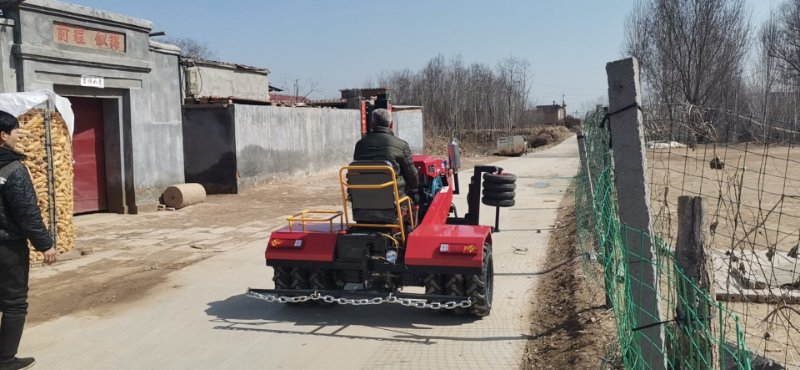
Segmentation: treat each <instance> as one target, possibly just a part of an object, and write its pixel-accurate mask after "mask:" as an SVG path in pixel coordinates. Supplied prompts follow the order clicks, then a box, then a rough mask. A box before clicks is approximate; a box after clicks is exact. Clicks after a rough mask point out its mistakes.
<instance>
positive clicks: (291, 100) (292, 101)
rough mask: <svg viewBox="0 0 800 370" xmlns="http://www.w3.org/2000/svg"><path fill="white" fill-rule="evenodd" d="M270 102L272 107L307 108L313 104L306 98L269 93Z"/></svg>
mask: <svg viewBox="0 0 800 370" xmlns="http://www.w3.org/2000/svg"><path fill="white" fill-rule="evenodd" d="M269 102H270V104H271V105H281V106H307V105H309V103H311V100H309V99H308V98H306V97H305V96H297V95H289V94H278V93H274V92H271V93H269Z"/></svg>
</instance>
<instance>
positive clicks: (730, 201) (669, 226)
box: [648, 143, 800, 368]
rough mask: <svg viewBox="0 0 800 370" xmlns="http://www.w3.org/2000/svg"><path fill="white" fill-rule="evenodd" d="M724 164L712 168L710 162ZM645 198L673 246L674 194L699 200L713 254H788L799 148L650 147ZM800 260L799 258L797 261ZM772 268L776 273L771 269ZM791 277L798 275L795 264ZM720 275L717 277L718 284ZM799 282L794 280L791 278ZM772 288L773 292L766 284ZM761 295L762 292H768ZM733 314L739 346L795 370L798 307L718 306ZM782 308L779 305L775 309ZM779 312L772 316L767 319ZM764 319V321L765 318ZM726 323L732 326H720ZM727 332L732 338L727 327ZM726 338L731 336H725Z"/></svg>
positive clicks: (796, 218)
mask: <svg viewBox="0 0 800 370" xmlns="http://www.w3.org/2000/svg"><path fill="white" fill-rule="evenodd" d="M715 157H719V159H720V160H721V161H722V162H723V163H724V167H723V168H721V169H712V168H711V166H710V164H711V161H712V160H713V159H714V158H715ZM648 160H649V166H650V168H651V170H650V171H649V173H648V176H649V177H650V179H649V181H650V185H651V186H650V195H651V199H652V201H651V207H652V212H653V213H654V225H655V231H656V232H657V233H658V234H659V235H661V236H662V237H666V238H667V239H668V241H669V242H670V244H671V245H675V238H676V236H677V225H678V219H677V199H678V196H680V195H694V196H702V197H703V198H704V206H705V208H706V210H707V215H708V218H709V221H708V222H709V223H710V224H713V225H714V226H713V231H712V232H711V233H710V235H711V241H710V242H711V244H712V246H713V248H715V249H717V250H720V251H729V250H731V249H733V250H734V251H737V252H743V251H753V250H755V251H759V250H760V251H765V250H767V249H770V248H772V249H776V250H778V251H783V252H786V251H789V250H791V249H792V248H797V245H798V240H800V233H798V230H800V174H798V171H797V163H800V149H798V148H796V147H789V146H785V145H770V146H765V145H762V144H754V143H744V144H732V145H712V144H709V145H698V146H696V147H695V148H674V149H650V150H648ZM798 261H799V262H800V260H798ZM740 269H745V270H749V271H763V270H766V271H771V270H772V269H773V266H769V265H763V266H760V265H759V264H758V263H757V262H753V261H747V262H743V265H741V267H740ZM778 269H780V268H778ZM791 270H792V271H784V272H787V273H789V274H791V275H792V276H793V277H794V279H799V278H800V265H798V264H797V263H796V264H795V266H793V267H792V268H791ZM720 274H723V275H724V274H725V271H724V270H722V271H718V272H717V279H718V280H720V279H723V281H724V278H725V277H724V276H720ZM798 281H800V280H798ZM773 289H774V290H778V289H777V288H776V287H773ZM768 294H769V292H768V291H766V290H765V291H764V295H768ZM722 304H723V307H725V308H727V309H729V310H731V311H732V312H734V313H736V314H737V315H738V316H739V319H740V321H739V324H740V325H741V326H742V328H743V329H744V330H745V331H746V334H745V339H746V342H747V346H748V348H749V349H750V351H751V352H753V353H754V354H757V355H760V356H764V357H766V358H772V359H775V360H777V361H778V362H779V363H781V364H784V365H787V366H789V368H800V330H798V329H797V328H796V324H792V323H795V322H797V320H798V319H800V305H782V304H781V305H775V304H768V303H759V302H755V301H751V302H744V303H741V302H739V303H735V302H722ZM781 307H782V308H781ZM776 309H780V314H779V315H771V316H770V313H772V312H774V311H775V310H776ZM768 317H769V318H770V319H769V320H766V321H765V319H766V318H768ZM726 324H727V325H729V326H730V325H733V323H726ZM729 333H735V331H733V330H729ZM730 335H733V334H729V340H730V341H733V340H734V338H732V337H730Z"/></svg>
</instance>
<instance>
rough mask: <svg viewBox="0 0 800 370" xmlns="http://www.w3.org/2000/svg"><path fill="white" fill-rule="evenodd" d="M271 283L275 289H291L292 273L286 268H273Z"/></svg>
mask: <svg viewBox="0 0 800 370" xmlns="http://www.w3.org/2000/svg"><path fill="white" fill-rule="evenodd" d="M272 281H273V282H274V283H275V289H292V273H291V271H290V270H289V268H288V267H274V268H273V272H272Z"/></svg>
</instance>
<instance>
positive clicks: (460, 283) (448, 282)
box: [445, 274, 467, 315]
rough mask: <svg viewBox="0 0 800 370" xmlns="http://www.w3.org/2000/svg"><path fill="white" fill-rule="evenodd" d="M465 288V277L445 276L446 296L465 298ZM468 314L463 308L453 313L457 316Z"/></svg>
mask: <svg viewBox="0 0 800 370" xmlns="http://www.w3.org/2000/svg"><path fill="white" fill-rule="evenodd" d="M465 288H466V287H465V284H464V275H462V274H455V275H446V276H445V293H446V295H451V296H461V297H463V296H465V295H467V294H466V290H465ZM466 312H467V311H466V309H463V308H456V309H454V310H453V313H454V314H456V315H463V314H465V313H466Z"/></svg>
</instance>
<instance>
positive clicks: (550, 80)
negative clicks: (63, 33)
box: [71, 0, 780, 113]
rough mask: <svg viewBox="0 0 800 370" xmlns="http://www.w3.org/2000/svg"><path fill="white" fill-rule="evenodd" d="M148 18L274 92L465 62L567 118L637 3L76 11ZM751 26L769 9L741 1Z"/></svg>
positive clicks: (299, 1) (108, 4)
mask: <svg viewBox="0 0 800 370" xmlns="http://www.w3.org/2000/svg"><path fill="white" fill-rule="evenodd" d="M71 2H73V3H76V4H80V5H85V6H89V7H93V8H97V9H102V10H107V11H111V12H115V13H121V14H125V15H128V16H133V17H137V18H143V19H147V20H150V21H152V22H154V31H165V32H166V33H167V34H168V35H169V36H173V37H189V38H193V39H196V40H198V41H202V42H206V43H207V44H208V46H209V47H210V48H211V49H212V50H214V51H215V52H216V54H217V56H218V58H217V59H219V60H222V61H226V62H233V63H241V64H248V65H253V66H259V67H267V68H269V69H270V70H271V71H272V73H271V75H270V81H271V83H272V84H274V85H279V86H282V87H291V85H293V83H294V82H293V81H294V80H295V79H299V80H300V81H301V82H300V83H301V84H307V83H308V82H309V81H318V85H317V90H318V91H317V92H316V93H314V94H313V95H312V96H311V97H312V98H332V97H338V94H339V92H338V90H339V89H342V88H352V87H359V86H362V85H363V84H364V83H365V82H366V81H368V80H370V78H372V79H374V78H375V77H376V76H377V75H378V74H380V73H381V72H384V71H392V70H398V69H404V68H409V69H412V70H416V69H419V68H421V67H422V66H424V64H425V63H426V62H427V61H428V60H429V59H430V58H432V57H434V56H436V55H438V54H442V55H444V56H445V57H451V56H455V55H461V57H462V58H463V60H464V62H465V63H472V62H481V63H486V64H490V65H494V64H496V63H497V62H498V61H500V60H501V59H503V58H504V57H507V56H514V57H517V58H524V59H527V60H528V61H529V62H530V63H531V71H532V73H533V79H532V82H533V85H532V91H531V92H532V95H533V101H534V102H535V103H540V104H544V103H550V102H552V101H553V100H558V101H560V100H561V94H562V93H563V94H565V95H566V102H567V104H568V105H569V107H568V110H569V111H570V112H571V113H572V112H575V111H577V110H582V109H584V108H587V107H589V106H591V104H592V103H594V102H596V101H597V100H598V99H600V98H601V97H603V96H605V94H606V74H605V64H606V63H607V62H609V61H612V60H616V59H619V58H620V57H621V56H622V54H621V45H622V40H623V30H624V21H625V17H626V16H627V14H628V12H629V10H630V8H631V6H632V4H633V3H634V0H527V1H525V0H519V1H512V0H494V1H488V0H484V1H474V0H442V1H432V0H406V1H391V2H390V1H330V0H292V1H288V0H284V1H271V0H268V1H264V0H235V1H226V2H223V1H219V0H216V1H210V0H169V1H166V0H159V1H156V0H137V1H131V0H73V1H71ZM745 2H746V3H747V6H748V8H749V9H750V10H751V11H752V14H753V24H754V25H756V26H758V25H760V24H761V22H763V20H764V19H766V18H767V16H768V14H769V9H770V8H771V7H773V6H774V4H779V3H780V1H776V0H745Z"/></svg>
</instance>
